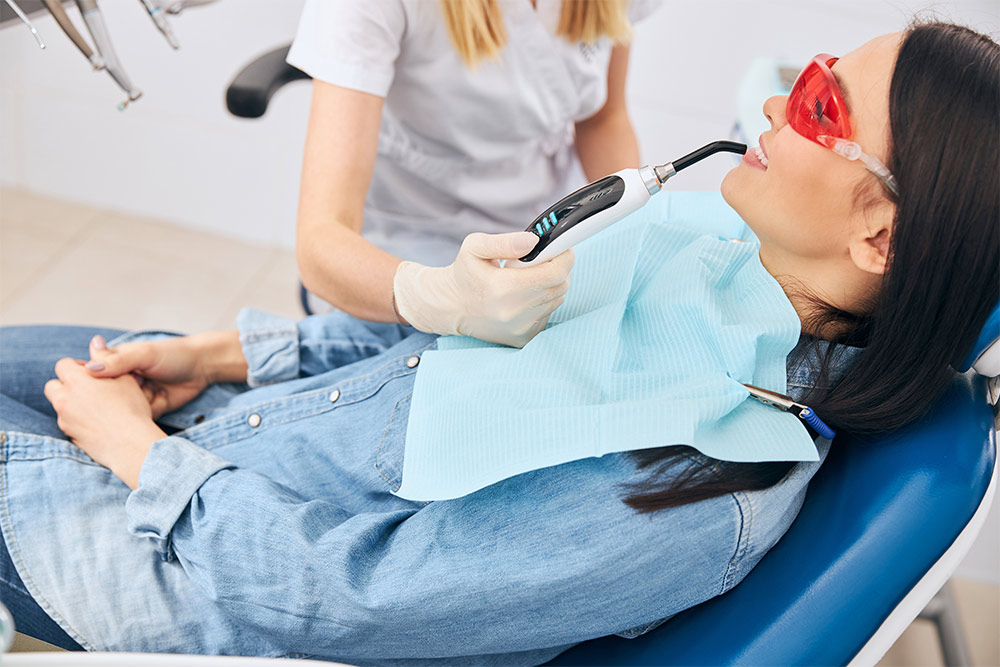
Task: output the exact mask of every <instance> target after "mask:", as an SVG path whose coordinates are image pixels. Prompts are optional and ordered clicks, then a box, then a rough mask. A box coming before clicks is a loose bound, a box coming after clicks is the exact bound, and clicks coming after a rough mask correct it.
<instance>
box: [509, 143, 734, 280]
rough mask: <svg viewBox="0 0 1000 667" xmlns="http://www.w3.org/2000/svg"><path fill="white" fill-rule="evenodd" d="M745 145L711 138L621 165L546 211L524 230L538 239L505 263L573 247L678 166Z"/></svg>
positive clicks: (640, 200) (632, 206)
mask: <svg viewBox="0 0 1000 667" xmlns="http://www.w3.org/2000/svg"><path fill="white" fill-rule="evenodd" d="M746 151H747V147H746V145H745V144H738V143H736V142H734V141H715V142H712V143H710V144H708V145H706V146H702V147H701V148H699V149H698V150H696V151H694V152H692V153H688V154H687V155H685V156H684V157H681V158H678V159H676V160H674V161H673V162H667V163H666V164H662V165H659V166H657V167H652V168H651V167H649V166H645V167H641V168H639V169H622V170H621V171H619V172H616V173H614V174H611V175H610V176H605V177H604V178H602V179H599V180H597V181H594V182H593V183H590V184H589V185H585V186H583V187H582V188H580V189H579V190H577V191H576V192H574V193H572V194H570V195H568V196H566V197H564V198H562V199H560V200H559V201H558V202H556V203H555V204H554V205H552V206H551V207H549V208H548V209H546V210H545V211H544V212H543V213H542V214H541V215H540V216H538V217H537V218H535V220H534V221H533V222H532V223H531V224H530V225H528V228H527V229H526V230H525V231H527V232H531V233H532V234H534V235H536V236H537V237H538V242H537V243H536V245H535V247H534V248H533V249H532V251H531V252H530V253H528V254H527V255H525V256H524V257H521V258H520V259H518V260H517V261H511V262H507V266H511V267H526V266H534V265H535V264H538V263H541V262H544V261H546V260H548V259H551V258H552V257H555V256H556V255H558V254H560V253H562V252H564V251H565V250H567V249H569V248H572V247H573V246H574V245H576V244H577V243H579V242H580V241H583V240H584V239H586V238H589V237H590V236H593V235H594V234H596V233H597V232H599V231H601V230H602V229H604V228H606V227H608V226H610V225H611V224H613V223H615V222H617V221H618V220H621V219H622V218H624V217H625V216H626V215H628V214H629V213H632V212H633V211H636V210H638V209H639V208H642V206H643V205H645V203H646V202H647V201H649V198H650V197H651V196H653V195H655V194H656V193H657V192H659V191H660V188H661V187H662V185H663V183H665V182H666V181H667V179H669V178H670V177H672V176H673V175H674V174H676V173H677V172H678V171H681V170H682V169H686V168H688V167H690V166H691V165H693V164H695V163H696V162H700V161H702V160H704V159H705V158H707V157H709V156H710V155H715V154H716V153H719V152H727V153H737V154H739V155H742V154H743V153H746Z"/></svg>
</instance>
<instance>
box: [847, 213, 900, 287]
mask: <svg viewBox="0 0 1000 667" xmlns="http://www.w3.org/2000/svg"><path fill="white" fill-rule="evenodd" d="M880 208H881V210H880V211H879V212H878V213H877V214H872V215H869V216H867V219H866V223H867V224H866V225H865V226H864V227H863V228H862V229H860V230H859V231H858V232H857V233H856V234H855V235H854V236H853V237H852V238H851V240H850V246H849V248H848V250H849V251H850V253H851V260H853V261H854V265H855V266H857V267H858V268H859V269H861V270H862V271H866V272H868V273H876V274H879V275H881V274H883V273H885V267H886V265H887V264H888V262H889V239H890V237H891V231H890V230H891V229H892V217H893V215H892V214H893V210H892V209H893V208H894V207H889V206H886V207H880ZM886 209H888V210H886Z"/></svg>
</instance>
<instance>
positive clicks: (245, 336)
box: [236, 308, 299, 387]
mask: <svg viewBox="0 0 1000 667" xmlns="http://www.w3.org/2000/svg"><path fill="white" fill-rule="evenodd" d="M236 326H237V327H238V328H239V330H240V345H241V346H242V347H243V356H244V357H246V360H247V384H249V385H250V386H251V387H260V386H263V385H266V384H273V383H275V382H282V381H284V380H293V379H295V378H297V377H299V329H298V327H297V326H296V324H295V322H294V321H293V320H290V319H288V318H287V317H281V316H278V315H271V314H270V313H265V312H263V311H260V310H256V309H254V308H244V309H243V310H241V311H240V314H239V315H238V316H237V318H236Z"/></svg>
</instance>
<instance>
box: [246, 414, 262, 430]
mask: <svg viewBox="0 0 1000 667" xmlns="http://www.w3.org/2000/svg"><path fill="white" fill-rule="evenodd" d="M247 423H248V424H250V426H252V427H253V428H257V427H258V426H260V415H259V414H257V413H256V412H255V413H253V414H252V415H250V416H249V417H248V418H247Z"/></svg>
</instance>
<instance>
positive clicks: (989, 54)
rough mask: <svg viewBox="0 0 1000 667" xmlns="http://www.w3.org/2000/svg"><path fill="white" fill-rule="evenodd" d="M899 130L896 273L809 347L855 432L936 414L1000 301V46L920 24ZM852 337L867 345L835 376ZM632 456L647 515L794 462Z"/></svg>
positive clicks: (650, 453) (813, 399)
mask: <svg viewBox="0 0 1000 667" xmlns="http://www.w3.org/2000/svg"><path fill="white" fill-rule="evenodd" d="M889 131H890V137H891V141H890V149H889V155H888V158H889V159H888V164H887V166H888V167H889V169H890V171H892V173H893V174H894V175H895V177H896V182H897V184H898V188H899V195H898V196H897V197H893V200H894V203H895V205H896V213H895V218H894V225H893V233H892V239H891V241H890V256H889V267H888V270H887V272H886V274H885V277H884V279H883V281H882V285H881V287H880V290H879V294H878V296H877V299H876V300H875V301H874V303H873V304H872V308H871V310H870V311H869V312H867V313H863V314H860V315H857V314H855V315H852V316H850V317H849V318H845V317H844V315H845V314H844V313H839V312H837V311H835V310H832V309H829V308H827V309H825V310H823V311H822V312H824V315H823V319H825V321H826V323H831V324H832V323H837V324H839V325H842V324H843V323H844V322H845V321H846V322H849V324H850V326H849V327H848V328H847V329H844V328H843V327H842V326H840V327H835V328H839V329H841V331H842V333H841V334H840V335H839V336H837V337H836V338H834V340H832V341H831V344H829V345H821V344H819V342H818V341H817V344H816V345H815V346H814V348H813V349H812V351H811V352H810V354H812V355H815V358H814V359H813V361H814V362H815V363H817V364H818V366H819V369H820V372H819V381H818V383H817V387H816V389H814V390H813V391H812V393H811V394H810V395H809V396H807V397H806V399H805V402H806V403H808V404H809V405H810V406H812V407H813V408H814V409H815V411H816V414H818V415H821V416H822V417H823V419H824V421H827V422H829V423H831V424H832V425H834V426H835V427H836V428H838V429H839V430H840V431H842V432H846V433H854V434H874V433H880V432H887V431H892V430H895V429H898V428H900V427H902V426H904V425H906V424H909V423H911V422H913V421H915V420H917V419H919V418H920V417H921V416H923V415H924V414H926V413H927V411H928V410H929V409H930V407H931V406H932V405H933V404H934V402H935V401H936V400H937V399H938V398H939V397H940V396H941V394H942V393H943V392H944V391H945V389H946V388H947V386H948V384H949V382H950V381H951V379H952V377H953V375H954V372H955V371H954V370H953V368H954V367H957V366H958V365H959V364H961V362H962V360H963V359H964V358H965V357H966V356H967V355H968V354H969V352H970V351H971V348H972V346H973V344H974V343H975V340H976V338H977V336H978V335H979V332H980V330H981V329H982V327H983V325H984V323H985V321H986V318H987V317H988V315H989V313H990V311H991V310H992V309H993V308H994V306H996V304H997V302H998V301H1000V170H998V168H1000V47H998V46H997V44H996V43H995V42H994V41H993V40H991V39H990V38H989V37H987V36H985V35H981V34H979V33H977V32H975V31H973V30H970V29H968V28H965V27H962V26H957V25H952V24H948V23H937V22H934V23H919V24H916V25H913V26H911V27H910V28H909V30H907V32H906V34H905V36H904V38H903V41H902V43H901V46H900V50H899V55H898V56H897V59H896V65H895V68H894V70H893V73H892V80H891V82H890V86H889ZM873 187H878V186H874V185H873ZM885 194H886V196H890V197H891V195H890V194H889V193H888V192H886V193H885ZM809 324H810V326H811V327H815V326H816V324H817V323H816V322H810V323H809ZM819 324H820V325H822V324H823V322H820V323H819ZM812 330H823V329H822V328H819V329H816V328H813V329H812ZM845 344H850V345H856V346H860V347H861V348H862V349H861V350H860V352H859V353H858V355H857V358H856V359H855V361H854V363H853V364H852V365H851V367H850V368H849V369H848V370H847V372H846V375H844V377H843V379H842V380H840V381H839V382H838V383H836V384H831V382H830V375H831V370H832V363H831V362H832V360H833V358H834V356H835V355H836V354H837V352H838V349H839V348H841V346H842V345H845ZM824 347H825V349H823V348H824ZM632 456H633V458H634V460H635V461H636V464H637V465H638V466H639V468H641V469H647V470H649V473H650V474H649V477H648V478H647V479H646V480H645V481H644V482H642V483H640V484H636V485H630V486H629V490H630V491H631V495H629V496H627V497H626V498H625V503H626V504H628V505H629V506H631V507H633V508H635V509H636V510H638V511H640V512H652V511H656V510H660V509H665V508H668V507H675V506H677V505H683V504H686V503H690V502H695V501H698V500H704V499H706V498H712V497H715V496H720V495H724V494H727V493H732V492H735V491H741V490H756V489H762V488H767V487H769V486H772V485H774V484H776V483H777V482H779V481H780V480H781V479H782V478H784V476H785V475H786V474H787V473H788V471H789V470H790V469H791V468H792V466H793V465H794V464H793V463H788V462H777V463H757V464H746V463H743V464H740V463H729V462H724V461H712V460H710V459H705V458H704V457H701V456H700V455H697V453H696V452H695V451H694V450H692V449H691V448H690V447H676V446H675V447H662V448H659V449H650V450H644V451H639V452H634V453H633V454H632Z"/></svg>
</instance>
